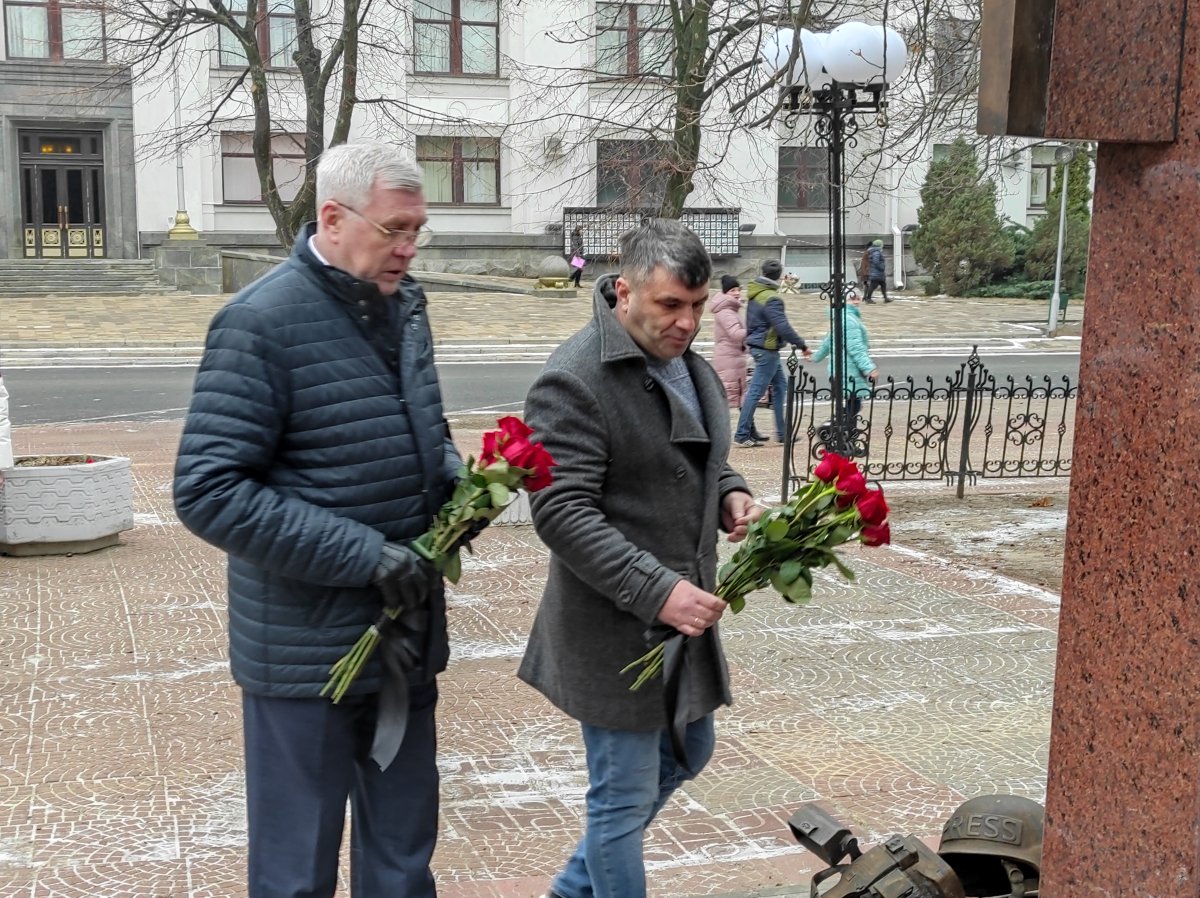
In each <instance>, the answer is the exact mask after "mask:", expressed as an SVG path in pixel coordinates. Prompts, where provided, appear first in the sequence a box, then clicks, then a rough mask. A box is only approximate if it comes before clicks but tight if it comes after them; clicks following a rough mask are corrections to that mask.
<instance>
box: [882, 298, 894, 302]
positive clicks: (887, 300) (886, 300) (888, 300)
mask: <svg viewBox="0 0 1200 898" xmlns="http://www.w3.org/2000/svg"><path fill="white" fill-rule="evenodd" d="M884 302H893V300H890V299H885V300H884Z"/></svg>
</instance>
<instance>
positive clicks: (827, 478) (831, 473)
mask: <svg viewBox="0 0 1200 898" xmlns="http://www.w3.org/2000/svg"><path fill="white" fill-rule="evenodd" d="M847 464H854V463H853V462H852V461H850V459H848V458H843V457H842V456H840V455H837V454H835V453H833V452H826V453H825V455H824V456H822V458H821V463H820V464H819V465H817V467H816V468H815V469H814V470H813V477H816V478H817V480H820V481H823V482H824V483H833V481H835V480H837V479H838V475H839V474H841V473H842V469H843V468H844V467H845V466H846V465H847Z"/></svg>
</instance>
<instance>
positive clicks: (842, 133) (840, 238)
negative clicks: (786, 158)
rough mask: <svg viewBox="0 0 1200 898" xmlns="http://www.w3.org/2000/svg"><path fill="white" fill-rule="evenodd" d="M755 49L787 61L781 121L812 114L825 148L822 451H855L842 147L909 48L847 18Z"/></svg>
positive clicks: (882, 101) (881, 100) (881, 109)
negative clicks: (826, 364) (826, 350)
mask: <svg viewBox="0 0 1200 898" xmlns="http://www.w3.org/2000/svg"><path fill="white" fill-rule="evenodd" d="M760 53H761V55H762V57H763V58H764V59H765V60H766V62H767V63H768V65H769V66H770V67H771V68H772V72H773V73H775V74H778V73H780V72H782V71H783V70H784V69H785V67H786V68H788V71H787V72H786V73H784V77H783V79H782V80H783V81H784V83H785V84H786V88H785V90H786V92H787V94H786V97H785V99H784V102H783V106H782V108H783V110H784V112H785V117H784V123H785V125H786V126H787V127H788V129H789V130H790V129H791V128H793V127H794V126H795V124H796V122H797V121H798V120H799V118H800V116H802V115H804V116H811V117H812V118H813V120H814V122H813V127H814V131H815V133H816V142H817V145H818V146H824V147H825V148H826V150H827V151H828V158H829V281H828V282H827V283H826V285H825V286H824V287H823V288H822V290H821V295H822V296H823V297H824V298H825V299H826V300H827V301H828V303H829V317H830V334H831V343H832V346H831V352H830V360H831V363H830V367H831V369H832V376H831V378H830V406H831V414H830V421H829V425H828V426H827V427H826V428H824V429H823V432H822V433H821V434H820V437H821V438H820V440H819V442H820V443H821V444H822V445H823V446H824V448H825V450H826V451H829V452H836V453H838V454H839V455H844V456H847V457H852V456H854V455H855V454H859V453H861V452H862V451H864V449H865V446H863V445H862V441H860V440H858V439H857V436H858V427H857V413H856V411H855V408H856V406H857V403H848V402H847V399H848V397H847V395H846V384H847V377H846V294H847V289H848V287H849V284H848V283H847V279H846V204H845V197H844V190H845V161H846V149H847V147H853V146H855V145H856V143H857V139H856V138H857V135H858V131H859V116H860V115H863V114H866V113H874V114H876V115H878V116H879V119H880V121H881V122H882V121H883V117H884V115H885V113H886V109H887V100H886V98H885V93H886V91H887V85H888V82H889V81H891V80H894V78H895V76H896V75H897V74H898V73H899V72H900V70H901V69H903V68H904V65H905V62H906V61H907V48H906V47H905V45H904V41H903V39H902V38H901V37H900V35H899V34H898V33H896V32H895V31H893V30H892V29H890V28H887V27H881V26H877V25H868V24H865V23H862V22H848V23H846V24H844V25H839V26H838V27H837V28H835V29H834V30H833V32H831V33H830V34H813V33H812V32H809V31H806V30H804V29H801V30H800V32H799V33H796V32H794V31H792V30H791V29H787V28H785V29H780V31H778V32H776V34H775V35H774V36H773V38H771V39H770V40H769V41H768V42H767V44H766V46H764V47H763V48H762V49H761V50H760ZM798 365H799V363H798V361H797V360H796V358H795V356H793V357H792V358H791V359H789V361H788V368H789V371H790V372H791V373H792V374H793V375H795V373H796V371H797V368H798ZM793 381H794V377H793ZM791 401H792V398H791V397H789V404H790V403H791ZM790 436H791V435H790V434H788V437H789V438H790ZM789 445H790V441H789ZM786 489H787V487H786V484H785V485H784V490H785V493H786Z"/></svg>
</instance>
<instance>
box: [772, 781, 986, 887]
mask: <svg viewBox="0 0 1200 898" xmlns="http://www.w3.org/2000/svg"><path fill="white" fill-rule="evenodd" d="M788 826H789V827H790V828H791V830H792V833H793V834H794V835H795V837H796V840H797V841H798V842H799V843H800V844H801V845H803V846H804V847H805V848H807V849H808V850H809V851H811V852H812V853H813V854H815V855H816V856H817V857H819V858H820V859H821V860H823V861H824V862H825V863H827V864H829V865H830V867H829V869H827V870H823V871H821V872H820V873H818V874H816V875H815V876H814V877H813V878H812V886H811V894H812V896H813V898H817V896H818V895H820V896H821V898H966V893H965V892H964V891H963V888H962V884H961V883H960V882H959V881H958V877H957V876H956V875H955V874H954V871H953V870H952V869H951V868H950V865H949V864H947V863H946V862H945V861H944V860H942V859H941V858H940V857H938V856H937V855H936V854H934V853H933V851H931V850H930V849H929V848H927V847H925V844H924V843H923V842H921V840H920V839H917V838H915V837H913V836H901V835H894V836H892V837H891V838H889V839H888V840H887V841H886V842H884V843H883V844H882V845H876V846H875V847H874V848H871V849H869V850H867V851H865V852H864V851H861V850H860V849H859V847H858V840H857V839H855V838H854V837H853V836H851V835H850V830H849V829H848V828H846V827H845V826H843V825H842V824H840V823H838V821H836V820H835V819H833V817H831V816H830V815H829V814H828V813H826V812H825V811H824V810H822V809H821V808H820V807H819V806H817V805H816V804H815V803H809V804H806V805H803V806H801V808H800V810H798V811H797V812H796V813H795V814H793V815H792V817H791V819H790V820H789V821H788ZM847 857H849V858H850V863H848V864H843V863H841V861H843V860H844V859H845V858H847ZM835 875H836V876H838V880H837V882H836V883H834V884H833V885H832V886H829V887H828V888H825V889H821V888H820V886H821V884H822V883H823V882H825V881H826V880H827V879H830V878H831V877H833V876H835Z"/></svg>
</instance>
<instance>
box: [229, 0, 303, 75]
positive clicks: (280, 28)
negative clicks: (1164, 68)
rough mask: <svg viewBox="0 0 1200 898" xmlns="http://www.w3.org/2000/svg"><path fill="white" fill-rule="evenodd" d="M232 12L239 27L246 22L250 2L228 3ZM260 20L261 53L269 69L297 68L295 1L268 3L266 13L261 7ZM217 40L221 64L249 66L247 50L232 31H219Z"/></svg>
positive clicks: (231, 0) (234, 0)
mask: <svg viewBox="0 0 1200 898" xmlns="http://www.w3.org/2000/svg"><path fill="white" fill-rule="evenodd" d="M228 5H229V9H230V11H231V12H232V13H233V17H234V19H236V20H237V22H238V23H239V24H245V21H246V0H228ZM259 15H260V18H259V19H258V21H257V22H256V23H255V25H254V36H255V38H256V39H257V41H258V52H259V55H260V56H261V57H262V60H263V65H265V66H266V67H268V68H276V69H284V68H295V65H296V63H295V62H294V61H293V59H292V54H293V53H294V52H296V7H295V2H294V0H266V12H265V14H264V13H263V12H262V7H261V6H260V7H259ZM219 35H220V36H219V37H218V39H217V43H218V51H219V53H220V64H221V65H227V66H244V65H246V48H245V47H243V46H242V42H241V41H239V40H238V38H237V35H235V34H234V33H233V32H232V31H230V30H229V29H228V28H221V29H219Z"/></svg>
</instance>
